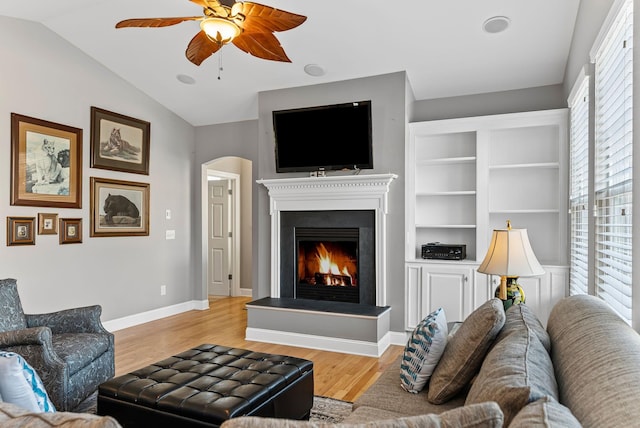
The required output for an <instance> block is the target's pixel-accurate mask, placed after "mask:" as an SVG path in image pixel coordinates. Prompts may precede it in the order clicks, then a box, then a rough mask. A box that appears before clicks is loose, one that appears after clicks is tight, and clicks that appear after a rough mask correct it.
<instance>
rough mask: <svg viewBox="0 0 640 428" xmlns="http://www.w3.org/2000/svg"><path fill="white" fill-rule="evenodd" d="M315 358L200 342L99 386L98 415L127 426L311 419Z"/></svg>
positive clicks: (199, 424)
mask: <svg viewBox="0 0 640 428" xmlns="http://www.w3.org/2000/svg"><path fill="white" fill-rule="evenodd" d="M312 405H313V362H311V361H308V360H303V359H301V358H295V357H288V356H285V355H273V354H264V353H260V352H253V351H248V350H246V349H237V348H228V347H226V346H218V345H200V346H197V347H195V348H193V349H190V350H188V351H186V352H182V353H180V354H178V355H175V356H173V357H171V358H167V359H166V360H163V361H159V362H157V363H155V364H152V365H150V366H147V367H144V368H142V369H140V370H136V371H134V372H132V373H128V374H126V375H122V376H118V377H116V378H113V379H111V380H109V381H107V382H105V383H103V384H102V385H100V387H99V389H98V414H100V415H110V416H113V417H115V418H116V419H117V420H118V422H119V423H120V424H121V425H122V426H124V427H135V426H140V427H151V426H153V427H217V426H219V425H220V424H222V423H223V422H224V421H225V420H227V419H230V418H233V417H237V416H243V415H251V416H265V417H275V418H288V419H308V418H309V412H310V410H311V407H312Z"/></svg>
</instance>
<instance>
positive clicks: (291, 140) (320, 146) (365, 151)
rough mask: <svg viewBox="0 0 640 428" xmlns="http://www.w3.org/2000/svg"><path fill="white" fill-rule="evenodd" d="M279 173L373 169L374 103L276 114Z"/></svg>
mask: <svg viewBox="0 0 640 428" xmlns="http://www.w3.org/2000/svg"><path fill="white" fill-rule="evenodd" d="M273 130H274V134H275V149H276V171H277V172H299V171H317V170H321V169H325V170H340V169H371V168H373V154H372V139H371V101H358V102H350V103H344V104H334V105H327V106H318V107H308V108H301V109H292V110H280V111H274V112H273Z"/></svg>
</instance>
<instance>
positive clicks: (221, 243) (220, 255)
mask: <svg viewBox="0 0 640 428" xmlns="http://www.w3.org/2000/svg"><path fill="white" fill-rule="evenodd" d="M229 185H230V183H229V180H215V181H209V210H208V211H209V213H208V217H209V219H208V220H209V221H208V224H209V227H208V236H209V260H208V262H209V270H208V275H207V276H208V280H207V281H208V290H209V294H213V295H217V296H229V295H230V294H231V279H230V277H229V276H230V274H231V267H230V264H229V250H230V241H231V238H230V236H229V205H230V204H229Z"/></svg>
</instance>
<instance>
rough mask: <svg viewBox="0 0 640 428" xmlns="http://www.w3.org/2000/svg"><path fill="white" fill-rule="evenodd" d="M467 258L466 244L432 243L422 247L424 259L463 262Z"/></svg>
mask: <svg viewBox="0 0 640 428" xmlns="http://www.w3.org/2000/svg"><path fill="white" fill-rule="evenodd" d="M466 257H467V246H466V245H465V244H441V243H440V242H430V243H428V244H425V245H423V246H422V258H423V259H443V260H463V259H465V258H466Z"/></svg>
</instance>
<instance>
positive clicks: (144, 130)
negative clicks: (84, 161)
mask: <svg viewBox="0 0 640 428" xmlns="http://www.w3.org/2000/svg"><path fill="white" fill-rule="evenodd" d="M150 129H151V124H150V123H149V122H145V121H144V120H140V119H134V118H133V117H129V116H125V115H122V114H118V113H113V112H110V111H107V110H103V109H101V108H98V107H91V167H93V168H102V169H110V170H114V171H123V172H132V173H135V174H145V175H149V141H150V136H149V134H150Z"/></svg>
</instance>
